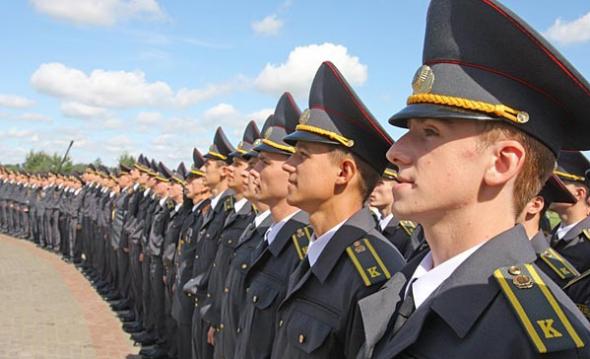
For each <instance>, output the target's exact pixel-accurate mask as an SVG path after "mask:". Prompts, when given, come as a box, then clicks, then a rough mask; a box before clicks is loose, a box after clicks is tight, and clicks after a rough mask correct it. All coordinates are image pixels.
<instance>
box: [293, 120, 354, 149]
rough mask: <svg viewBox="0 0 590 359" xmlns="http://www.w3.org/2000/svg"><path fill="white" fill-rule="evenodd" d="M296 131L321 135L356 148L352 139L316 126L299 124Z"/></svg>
mask: <svg viewBox="0 0 590 359" xmlns="http://www.w3.org/2000/svg"><path fill="white" fill-rule="evenodd" d="M295 129H296V130H297V131H305V132H310V133H314V134H316V135H320V136H323V137H328V138H329V139H331V140H334V141H336V142H339V143H341V144H342V145H343V146H345V147H352V146H354V140H351V139H349V138H346V137H344V136H342V135H339V134H337V133H336V132H332V131H328V130H324V129H323V128H319V127H316V126H310V125H304V124H299V125H297V127H295Z"/></svg>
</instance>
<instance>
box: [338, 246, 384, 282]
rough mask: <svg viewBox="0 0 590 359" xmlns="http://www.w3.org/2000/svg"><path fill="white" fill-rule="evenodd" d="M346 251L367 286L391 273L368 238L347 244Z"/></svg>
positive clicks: (380, 280) (382, 279)
mask: <svg viewBox="0 0 590 359" xmlns="http://www.w3.org/2000/svg"><path fill="white" fill-rule="evenodd" d="M346 253H347V254H348V257H349V258H350V260H351V261H352V264H353V265H354V267H355V268H356V270H357V271H358V273H359V275H360V276H361V278H362V279H363V282H364V283H365V285H366V286H367V287H370V286H372V285H374V284H376V283H380V282H383V281H385V280H387V279H389V278H391V273H390V272H389V270H388V269H387V267H386V266H385V264H384V263H383V260H382V259H381V256H380V255H379V253H377V251H376V250H375V247H373V245H372V244H371V242H370V240H369V239H368V238H363V239H361V240H358V241H356V242H354V243H353V244H352V245H351V246H348V247H347V248H346Z"/></svg>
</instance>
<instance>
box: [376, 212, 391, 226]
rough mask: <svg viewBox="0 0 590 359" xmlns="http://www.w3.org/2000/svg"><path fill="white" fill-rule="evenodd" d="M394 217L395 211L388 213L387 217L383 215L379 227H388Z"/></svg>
mask: <svg viewBox="0 0 590 359" xmlns="http://www.w3.org/2000/svg"><path fill="white" fill-rule="evenodd" d="M392 219H393V213H390V214H389V215H387V217H383V218H381V219H380V220H379V227H380V228H381V230H384V229H385V227H387V225H388V224H389V222H391V220H392Z"/></svg>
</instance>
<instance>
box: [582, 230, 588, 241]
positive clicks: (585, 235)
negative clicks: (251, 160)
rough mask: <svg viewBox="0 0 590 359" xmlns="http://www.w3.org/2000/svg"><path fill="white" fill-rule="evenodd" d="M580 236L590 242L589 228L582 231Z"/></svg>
mask: <svg viewBox="0 0 590 359" xmlns="http://www.w3.org/2000/svg"><path fill="white" fill-rule="evenodd" d="M582 234H584V237H586V239H588V240H590V228H586V229H583V230H582Z"/></svg>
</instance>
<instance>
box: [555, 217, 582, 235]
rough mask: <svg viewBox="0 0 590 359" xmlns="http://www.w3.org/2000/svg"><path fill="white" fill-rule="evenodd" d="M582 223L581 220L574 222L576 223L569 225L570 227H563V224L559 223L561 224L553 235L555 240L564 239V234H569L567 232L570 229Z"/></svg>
mask: <svg viewBox="0 0 590 359" xmlns="http://www.w3.org/2000/svg"><path fill="white" fill-rule="evenodd" d="M582 221H583V220H581V221H578V222H576V223H572V224H570V225H567V226H564V225H563V223H561V224H560V225H559V228H557V232H555V234H556V235H557V238H558V239H563V237H565V235H566V234H567V233H568V232H569V231H570V230H571V229H572V228H574V227H575V226H576V225H577V224H578V223H580V222H582Z"/></svg>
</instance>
